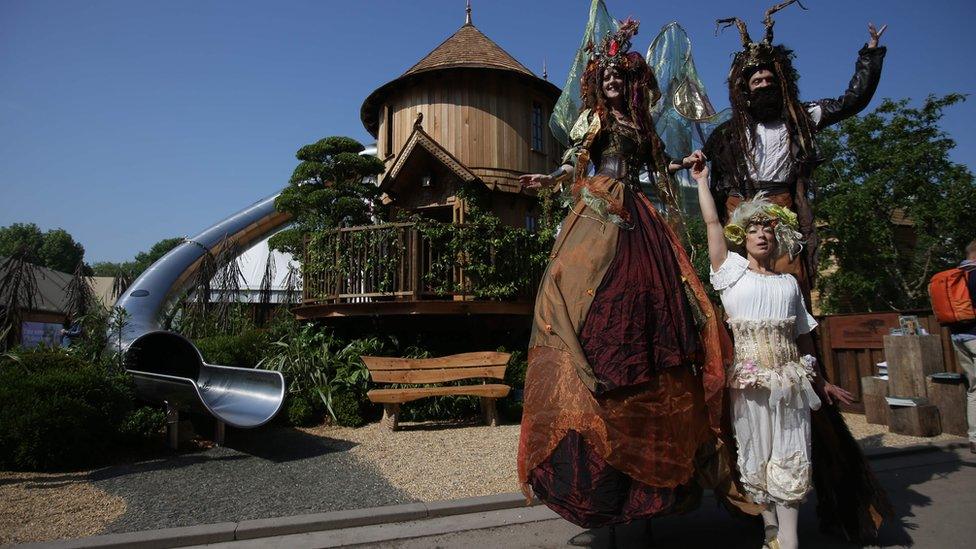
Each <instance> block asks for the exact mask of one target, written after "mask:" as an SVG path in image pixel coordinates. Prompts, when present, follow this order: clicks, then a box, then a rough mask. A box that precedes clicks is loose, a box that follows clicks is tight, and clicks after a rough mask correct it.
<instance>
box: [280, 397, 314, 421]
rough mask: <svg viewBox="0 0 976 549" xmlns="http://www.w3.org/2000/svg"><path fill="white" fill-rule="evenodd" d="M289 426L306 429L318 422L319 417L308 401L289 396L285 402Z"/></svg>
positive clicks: (303, 398)
mask: <svg viewBox="0 0 976 549" xmlns="http://www.w3.org/2000/svg"><path fill="white" fill-rule="evenodd" d="M285 409H286V412H287V415H288V424H289V425H294V426H295V427H306V426H308V425H314V424H315V423H317V422H318V419H319V416H318V414H316V413H315V408H314V407H313V406H312V404H311V403H309V401H308V399H307V398H305V397H303V396H300V395H289V396H288V399H287V400H286V401H285Z"/></svg>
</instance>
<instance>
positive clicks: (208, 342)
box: [194, 330, 269, 368]
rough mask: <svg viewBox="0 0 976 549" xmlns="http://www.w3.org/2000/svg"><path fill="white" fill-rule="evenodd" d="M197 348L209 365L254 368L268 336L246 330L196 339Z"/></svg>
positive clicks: (266, 344) (262, 353)
mask: <svg viewBox="0 0 976 549" xmlns="http://www.w3.org/2000/svg"><path fill="white" fill-rule="evenodd" d="M194 343H196V345H197V348H199V349H200V352H201V353H203V358H204V360H206V361H207V362H208V363H210V364H220V365H221V366H242V367H245V368H254V367H255V366H257V365H258V363H259V362H261V358H262V357H263V356H264V353H265V351H266V349H267V346H268V343H269V342H268V336H267V334H266V333H265V332H263V331H261V330H247V331H244V332H241V333H240V334H234V335H216V336H210V337H201V338H198V339H197V340H196V341H195V342H194Z"/></svg>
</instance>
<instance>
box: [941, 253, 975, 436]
mask: <svg viewBox="0 0 976 549" xmlns="http://www.w3.org/2000/svg"><path fill="white" fill-rule="evenodd" d="M959 268H960V269H962V270H964V271H966V286H967V287H968V288H969V296H970V299H972V300H973V308H976V240H973V241H972V242H970V243H969V245H968V246H966V259H965V260H963V261H962V262H961V263H960V264H959ZM947 326H948V328H949V332H950V333H951V334H952V346H953V347H954V348H955V350H956V359H957V360H958V361H959V366H960V367H961V368H962V369H963V370H964V371H965V372H966V382H967V383H968V384H969V388H968V390H967V392H966V421H967V422H968V423H969V451H970V452H972V453H974V454H976V320H969V321H964V322H956V323H953V324H948V325H947Z"/></svg>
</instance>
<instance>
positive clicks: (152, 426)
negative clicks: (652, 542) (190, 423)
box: [119, 406, 166, 444]
mask: <svg viewBox="0 0 976 549" xmlns="http://www.w3.org/2000/svg"><path fill="white" fill-rule="evenodd" d="M165 426H166V414H165V413H163V411H162V410H160V409H159V408H153V407H151V406H143V407H142V408H138V409H136V410H134V411H133V412H132V413H131V414H129V415H128V416H126V418H125V421H123V422H122V425H120V426H119V435H121V437H122V440H124V441H125V442H128V443H130V444H141V443H143V442H145V441H147V440H149V439H152V438H154V437H155V436H157V435H158V434H159V433H160V431H162V430H163V427H165Z"/></svg>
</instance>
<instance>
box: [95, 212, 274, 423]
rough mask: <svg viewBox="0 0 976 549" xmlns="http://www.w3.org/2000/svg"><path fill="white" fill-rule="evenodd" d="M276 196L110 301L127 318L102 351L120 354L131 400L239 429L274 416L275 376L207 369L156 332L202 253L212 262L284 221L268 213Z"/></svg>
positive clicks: (190, 350)
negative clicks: (130, 381) (198, 413)
mask: <svg viewBox="0 0 976 549" xmlns="http://www.w3.org/2000/svg"><path fill="white" fill-rule="evenodd" d="M277 196H278V195H277V194H275V195H273V196H269V197H268V198H265V199H263V200H261V201H259V202H257V203H255V204H253V205H251V206H249V207H247V208H245V209H243V210H241V211H239V212H237V213H236V214H234V215H232V216H230V217H228V218H227V219H224V220H223V221H221V222H219V223H217V224H216V225H214V226H212V227H210V228H209V229H207V230H205V231H203V232H202V233H200V234H199V235H197V236H195V237H193V238H190V239H187V240H186V241H184V242H183V243H182V244H180V245H179V246H177V247H175V248H173V249H172V250H171V251H170V252H169V253H167V254H166V255H164V256H163V257H162V258H160V259H159V260H158V261H156V262H155V263H153V264H152V266H151V267H149V268H148V269H146V271H145V272H144V273H142V275H140V276H139V278H137V279H136V281H135V282H133V283H132V285H131V286H130V287H129V288H128V289H127V290H126V291H125V293H124V294H122V296H121V297H119V299H118V301H116V303H115V305H116V307H122V308H123V309H125V311H126V314H127V318H126V321H125V325H124V327H123V329H122V333H121V337H119V334H117V333H111V332H110V333H109V342H110V343H109V345H111V347H112V348H114V349H119V348H121V349H122V352H123V353H124V356H125V368H126V370H128V371H129V372H130V373H131V374H132V376H133V378H134V379H135V384H136V390H137V392H138V393H139V396H141V397H143V398H146V399H148V400H151V401H155V402H160V403H166V404H167V406H168V407H171V409H173V410H177V409H182V410H196V411H201V412H206V413H209V414H211V415H213V416H214V417H215V418H216V419H217V420H218V421H219V422H223V423H226V424H228V425H231V426H234V427H244V428H248V427H257V426H259V425H263V424H265V423H267V422H268V421H270V420H271V418H273V417H274V416H275V414H277V413H278V410H280V409H281V405H282V402H283V401H284V397H285V380H284V377H283V376H282V375H281V372H271V371H267V370H255V369H251V368H237V367H231V366H218V365H215V364H207V363H206V362H204V360H203V355H202V354H201V353H200V350H199V349H197V347H196V346H195V345H194V344H193V343H192V342H190V340H188V339H186V338H185V337H183V336H181V335H179V334H176V333H173V332H168V331H165V330H163V329H162V316H163V315H164V314H165V312H166V310H167V309H168V307H169V306H170V305H172V304H173V303H174V302H175V301H176V299H178V298H179V296H180V295H181V294H182V293H183V292H185V291H186V290H187V289H188V288H189V286H190V285H191V284H192V282H193V279H194V275H195V274H196V273H197V271H198V269H199V268H200V265H201V263H202V261H203V259H204V257H205V256H206V254H207V252H208V251H209V252H210V253H211V254H214V255H216V254H218V253H219V252H220V250H221V248H222V247H224V246H239V247H240V249H247V248H250V247H251V246H253V245H254V244H256V243H257V242H258V241H260V240H262V239H263V238H265V237H267V236H268V235H270V234H273V233H274V232H275V231H277V230H278V229H280V228H281V227H282V226H284V225H285V224H287V223H288V222H289V221H290V220H291V217H290V215H289V214H286V213H282V212H278V211H277V210H275V207H274V201H275V198H277ZM119 339H121V341H120V340H119Z"/></svg>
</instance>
